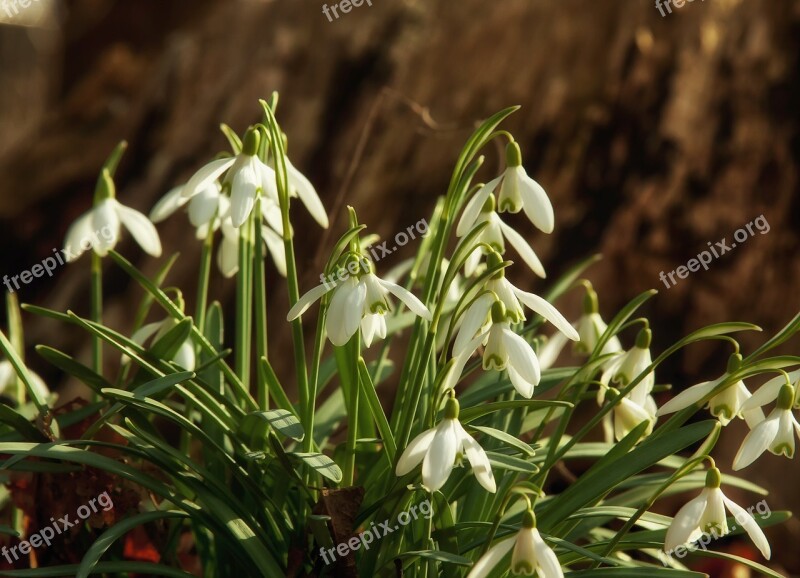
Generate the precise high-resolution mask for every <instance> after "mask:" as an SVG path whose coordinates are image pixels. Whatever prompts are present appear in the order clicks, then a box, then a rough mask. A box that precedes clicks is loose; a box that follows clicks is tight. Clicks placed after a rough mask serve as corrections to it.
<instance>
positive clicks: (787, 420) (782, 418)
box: [769, 410, 794, 459]
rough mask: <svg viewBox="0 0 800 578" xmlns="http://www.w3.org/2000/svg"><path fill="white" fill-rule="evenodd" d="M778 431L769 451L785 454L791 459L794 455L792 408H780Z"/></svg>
mask: <svg viewBox="0 0 800 578" xmlns="http://www.w3.org/2000/svg"><path fill="white" fill-rule="evenodd" d="M779 411H780V414H779V418H778V431H777V433H776V434H775V439H774V440H772V443H771V444H770V447H769V451H771V452H772V453H773V454H775V455H782V454H785V455H786V457H788V458H789V459H791V458H793V457H794V430H793V428H792V425H793V419H794V418H793V416H792V412H791V410H779Z"/></svg>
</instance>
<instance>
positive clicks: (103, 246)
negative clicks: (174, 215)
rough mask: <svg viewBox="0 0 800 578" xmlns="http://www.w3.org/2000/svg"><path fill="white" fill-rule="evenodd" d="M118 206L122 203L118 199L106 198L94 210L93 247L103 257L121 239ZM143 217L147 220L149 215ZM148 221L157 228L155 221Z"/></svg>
mask: <svg viewBox="0 0 800 578" xmlns="http://www.w3.org/2000/svg"><path fill="white" fill-rule="evenodd" d="M118 206H121V205H120V204H119V202H118V201H117V200H116V199H105V200H104V201H100V202H99V203H98V204H97V206H96V207H95V209H94V211H92V227H93V229H94V230H93V231H92V242H93V246H92V248H93V250H94V252H95V253H97V254H98V255H100V256H101V257H105V256H106V255H107V254H108V252H109V251H110V250H111V249H113V248H114V247H115V246H116V245H117V241H118V240H119V217H120V215H119V214H118V211H117V207H118ZM142 217H144V219H145V221H147V217H145V216H144V215H142ZM147 223H148V224H149V225H150V226H151V227H153V230H155V227H154V226H153V223H151V222H150V221H147ZM156 235H158V233H156Z"/></svg>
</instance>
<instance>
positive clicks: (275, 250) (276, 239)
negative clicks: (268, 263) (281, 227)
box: [261, 226, 286, 277]
mask: <svg viewBox="0 0 800 578" xmlns="http://www.w3.org/2000/svg"><path fill="white" fill-rule="evenodd" d="M261 238H262V239H263V240H264V243H266V245H267V251H268V252H269V254H270V255H272V261H273V262H274V263H275V268H276V269H277V270H278V273H280V274H281V276H283V277H286V250H285V249H284V247H283V239H282V238H281V237H280V235H278V233H276V232H275V231H273V230H272V229H270V228H269V227H266V226H264V227H261Z"/></svg>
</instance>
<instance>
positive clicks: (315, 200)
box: [286, 158, 328, 229]
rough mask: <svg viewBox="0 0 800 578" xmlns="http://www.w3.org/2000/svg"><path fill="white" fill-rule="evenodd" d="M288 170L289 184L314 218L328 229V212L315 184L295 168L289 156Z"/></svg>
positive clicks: (287, 161) (287, 160)
mask: <svg viewBox="0 0 800 578" xmlns="http://www.w3.org/2000/svg"><path fill="white" fill-rule="evenodd" d="M286 172H287V173H288V175H289V184H290V185H291V186H292V187H294V189H295V190H296V191H297V196H298V197H300V201H301V202H302V203H303V204H304V205H305V206H306V209H308V212H309V213H310V214H311V216H312V217H313V218H314V220H315V221H316V222H317V223H319V224H320V226H322V227H323V228H324V229H327V228H328V214H327V213H326V212H325V207H324V206H323V205H322V201H321V200H320V198H319V195H318V194H317V191H316V190H315V189H314V185H312V184H311V181H309V180H308V179H307V178H306V176H305V175H304V174H303V173H301V172H300V171H298V170H297V169H296V168H294V165H292V163H291V162H289V159H288V158H287V159H286Z"/></svg>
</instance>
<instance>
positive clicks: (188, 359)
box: [173, 339, 195, 371]
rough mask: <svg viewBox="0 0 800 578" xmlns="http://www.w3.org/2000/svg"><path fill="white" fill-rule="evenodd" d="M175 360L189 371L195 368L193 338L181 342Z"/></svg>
mask: <svg viewBox="0 0 800 578" xmlns="http://www.w3.org/2000/svg"><path fill="white" fill-rule="evenodd" d="M173 361H174V362H175V363H177V364H178V365H179V366H181V367H183V368H184V369H188V370H189V371H193V370H194V364H195V358H194V345H192V340H191V339H187V340H186V341H184V342H183V343H182V344H181V346H180V348H178V352H177V353H176V354H175V358H174V359H173Z"/></svg>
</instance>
